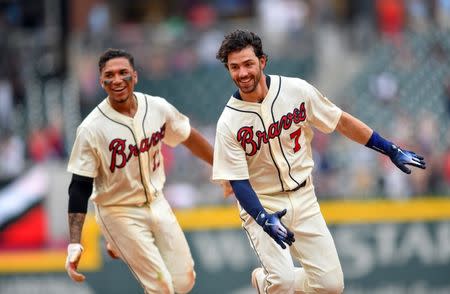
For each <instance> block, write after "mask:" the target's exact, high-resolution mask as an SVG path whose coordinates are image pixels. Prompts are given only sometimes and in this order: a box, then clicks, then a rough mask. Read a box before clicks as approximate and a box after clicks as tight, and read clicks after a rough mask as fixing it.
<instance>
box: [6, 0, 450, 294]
mask: <svg viewBox="0 0 450 294" xmlns="http://www.w3.org/2000/svg"><path fill="white" fill-rule="evenodd" d="M236 28H241V29H248V30H251V31H254V32H256V33H258V34H259V35H260V36H261V37H262V40H263V45H264V49H265V52H266V53H267V54H268V55H269V62H268V67H267V69H266V73H267V74H280V75H285V76H296V77H301V78H303V79H305V80H308V81H309V82H310V83H312V84H313V85H314V86H315V87H317V88H318V89H319V90H320V91H321V92H322V93H323V94H324V95H325V96H327V97H328V98H330V99H331V100H332V101H333V102H334V103H336V104H337V105H339V106H340V107H341V108H342V109H343V110H345V111H347V112H350V113H352V114H353V115H355V116H357V117H359V118H360V119H362V120H363V121H365V122H366V123H368V124H369V125H370V126H371V127H373V128H374V129H375V130H377V131H378V133H380V134H381V135H383V136H384V137H386V138H388V139H390V140H392V141H393V142H395V143H397V144H399V145H400V146H402V147H405V148H407V149H410V150H414V151H415V152H416V153H419V154H422V155H424V156H425V158H426V161H427V169H426V170H425V171H422V170H414V171H413V173H412V175H410V176H407V175H405V174H403V173H402V172H401V171H400V170H398V169H397V168H396V167H395V166H394V165H392V164H391V163H390V160H389V158H387V157H384V156H381V155H380V154H378V153H376V152H373V151H372V150H369V149H367V148H365V147H364V146H360V145H358V144H355V143H353V142H350V141H349V140H347V139H345V138H343V137H341V136H339V135H338V134H332V135H324V134H321V133H320V132H316V136H315V138H314V141H313V148H314V160H315V163H316V166H315V171H314V184H315V187H316V193H317V195H318V198H319V203H321V206H322V210H323V212H324V215H325V217H326V219H327V221H328V223H329V224H330V229H331V231H332V234H333V236H334V238H335V242H336V245H337V248H338V253H339V255H340V257H341V262H342V265H343V269H344V274H345V283H346V291H345V293H383V294H384V293H388V294H389V293H395V294H402V293H405V294H406V293H417V294H422V293H450V245H449V244H450V198H449V197H448V196H449V195H450V127H449V126H450V62H449V57H450V1H449V0H429V1H427V0H373V1H371V0H333V1H327V0H315V1H314V0H309V1H308V0H210V1H207V0H203V1H201V0H179V1H176V0H153V1H144V0H134V1H133V0H129V1H123V0H110V1H101V0H71V1H60V0H33V1H27V0H16V1H15V0H0V36H1V37H0V56H1V58H0V293H1V294H4V293H8V294H9V293H27V294H28V293H80V294H81V293H86V294H94V293H99V294H103V293H104V294H113V293H142V292H143V291H142V290H141V289H140V287H139V285H138V284H137V283H136V281H135V280H134V278H133V277H132V276H131V274H130V273H129V271H128V268H127V267H126V265H125V264H123V263H122V262H121V261H113V260H111V259H110V258H109V257H107V255H105V247H104V241H103V239H102V237H101V235H100V233H99V231H98V228H97V226H96V224H95V221H93V219H92V217H91V216H90V217H89V218H88V220H87V222H86V225H85V228H84V235H83V245H84V246H85V248H86V250H85V253H84V254H83V257H82V264H81V265H80V268H81V271H82V272H84V273H86V276H87V281H86V282H85V283H84V284H74V283H73V282H71V280H70V279H69V278H68V277H67V275H66V273H65V271H64V260H65V254H66V253H65V252H66V246H67V243H68V225H67V200H68V195H67V187H68V184H69V181H70V176H71V175H70V174H69V173H67V172H66V170H65V168H66V164H67V159H68V155H69V153H70V150H71V147H72V144H73V141H74V136H75V131H76V127H77V126H78V124H79V123H80V122H81V121H82V119H83V118H84V117H85V116H86V115H87V114H88V113H89V112H90V111H91V110H92V109H93V108H94V107H95V106H96V105H97V104H98V103H99V102H100V101H101V100H103V99H104V98H105V94H104V92H103V90H102V88H101V87H100V84H99V82H98V68H97V61H98V57H99V55H100V54H101V53H102V52H103V51H104V50H105V49H107V48H110V47H113V48H123V49H126V50H128V51H129V52H131V53H132V54H133V55H134V56H135V62H136V65H137V70H138V73H139V84H138V86H137V90H138V91H142V92H146V93H149V94H152V95H156V96H162V97H164V98H166V99H167V100H168V101H170V102H171V103H172V104H174V105H175V106H176V107H177V108H178V109H179V110H180V111H181V112H183V113H185V114H187V115H188V116H189V117H190V119H191V124H192V125H193V126H194V127H196V128H198V129H199V130H200V131H201V132H202V133H203V134H204V135H205V136H206V137H207V138H208V139H209V140H210V142H211V143H213V141H214V136H215V125H216V121H217V119H218V117H219V115H220V113H221V111H222V109H223V107H224V105H225V103H226V102H227V100H228V99H229V97H230V95H231V94H232V93H233V92H234V91H235V88H234V85H233V83H232V82H231V80H230V78H229V76H228V73H227V71H226V70H225V68H224V67H223V65H221V64H220V63H219V61H217V60H216V59H215V55H216V52H217V50H218V47H219V45H220V42H221V41H222V39H223V37H224V35H225V34H226V33H228V32H230V31H232V30H234V29H236ZM163 151H164V154H165V167H166V172H167V183H166V188H165V195H166V197H167V199H168V200H169V202H170V203H171V204H172V206H173V207H174V209H175V211H176V213H177V216H178V217H179V220H180V222H181V224H182V226H183V228H184V230H185V232H186V236H187V238H188V242H189V244H190V246H191V250H192V253H193V256H194V259H195V261H196V270H197V283H196V286H195V287H194V289H193V291H192V293H234V294H246V293H256V292H255V290H254V289H252V288H251V283H250V273H251V271H252V269H253V268H254V267H256V266H258V261H257V259H256V257H255V256H254V253H253V252H252V250H251V249H250V246H249V244H248V241H247V239H246V236H245V234H244V233H243V231H242V230H241V229H240V226H239V218H238V216H237V213H236V208H235V205H234V204H235V200H234V197H231V198H229V199H224V198H223V197H222V194H221V190H220V187H218V186H215V185H214V184H212V183H211V182H210V174H211V169H210V167H208V166H207V165H205V164H203V163H201V162H200V161H199V160H198V159H196V158H194V157H193V156H192V155H191V154H190V152H189V151H188V150H187V149H186V148H184V147H182V146H180V147H176V148H174V149H172V148H169V147H167V148H164V149H163ZM90 212H92V210H91V209H90Z"/></svg>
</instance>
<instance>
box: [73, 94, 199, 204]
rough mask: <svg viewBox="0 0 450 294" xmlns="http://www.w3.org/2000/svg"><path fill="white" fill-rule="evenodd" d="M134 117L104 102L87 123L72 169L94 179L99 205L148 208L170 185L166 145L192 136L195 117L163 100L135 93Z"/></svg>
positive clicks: (76, 146) (81, 130) (75, 147)
mask: <svg viewBox="0 0 450 294" xmlns="http://www.w3.org/2000/svg"><path fill="white" fill-rule="evenodd" d="M134 95H135V97H136V99H137V103H138V107H137V111H136V114H135V116H134V117H133V118H131V117H128V116H126V115H123V114H121V113H119V112H117V111H116V110H114V109H113V108H112V107H111V105H110V104H109V102H108V98H106V99H105V100H103V101H102V102H101V103H100V104H99V105H98V106H97V107H96V108H95V109H94V110H93V111H92V112H91V113H90V114H89V115H88V116H87V117H86V118H85V119H84V120H83V122H82V123H81V125H80V126H79V127H78V129H77V135H76V139H75V142H74V145H73V149H72V153H71V156H70V159H69V164H68V168H67V170H68V171H69V172H71V173H74V174H78V175H81V176H86V177H91V178H94V190H93V195H92V200H93V201H94V202H95V203H97V204H99V205H105V206H106V205H142V204H144V203H148V202H151V201H152V198H153V197H155V195H156V193H158V192H159V191H161V190H162V188H163V185H164V182H165V179H166V178H165V173H164V166H163V158H162V154H161V144H162V142H164V143H166V144H168V145H169V146H172V147H173V146H175V145H177V144H179V143H181V142H182V141H184V140H185V139H187V137H188V136H189V134H190V130H191V127H190V124H189V119H188V118H187V117H186V116H184V115H183V114H181V113H180V112H179V111H178V110H177V109H176V108H175V107H174V106H172V105H171V104H170V103H168V102H167V101H166V100H165V99H163V98H161V97H155V96H150V95H146V94H143V93H138V92H134Z"/></svg>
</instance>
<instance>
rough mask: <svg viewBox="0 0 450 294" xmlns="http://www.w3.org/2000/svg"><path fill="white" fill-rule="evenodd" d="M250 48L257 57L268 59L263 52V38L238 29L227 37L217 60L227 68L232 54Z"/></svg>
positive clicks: (217, 55) (218, 52)
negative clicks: (229, 56)
mask: <svg viewBox="0 0 450 294" xmlns="http://www.w3.org/2000/svg"><path fill="white" fill-rule="evenodd" d="M248 46H251V47H253V51H255V55H256V57H258V58H261V57H266V58H267V57H268V56H267V54H266V53H264V51H263V48H262V41H261V38H260V37H259V36H258V35H257V34H256V33H254V32H249V31H246V30H239V29H238V30H235V31H233V32H231V33H229V34H228V35H226V36H225V38H224V39H223V41H222V44H221V45H220V48H219V51H217V54H216V58H217V59H218V60H220V61H221V62H222V63H223V64H224V65H225V67H226V66H227V63H228V55H229V54H230V53H232V52H235V51H241V50H242V49H244V48H247V47H248Z"/></svg>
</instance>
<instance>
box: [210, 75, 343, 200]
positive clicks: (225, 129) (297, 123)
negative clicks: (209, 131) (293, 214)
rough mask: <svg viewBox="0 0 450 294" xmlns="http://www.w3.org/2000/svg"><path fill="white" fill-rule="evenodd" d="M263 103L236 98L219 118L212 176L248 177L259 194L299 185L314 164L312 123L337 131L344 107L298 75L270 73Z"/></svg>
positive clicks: (318, 126) (327, 129) (236, 178)
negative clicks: (294, 76) (330, 99)
mask: <svg viewBox="0 0 450 294" xmlns="http://www.w3.org/2000/svg"><path fill="white" fill-rule="evenodd" d="M266 78H270V87H269V91H268V93H267V95H266V97H265V98H264V100H263V101H262V102H261V103H253V102H246V101H243V100H241V99H237V98H236V97H234V96H232V97H231V98H230V100H229V101H228V103H227V105H226V106H225V109H224V111H223V112H222V114H221V116H220V118H219V120H218V122H217V131H216V140H215V147H214V165H213V175H212V179H213V180H245V179H249V180H250V183H251V185H252V187H253V189H254V190H255V192H256V193H258V194H271V193H277V192H281V191H290V190H294V189H296V188H298V187H299V186H300V185H301V184H302V183H303V182H304V181H305V180H306V178H307V177H308V176H309V175H310V174H311V171H312V168H313V166H314V162H313V158H312V150H311V141H312V138H313V130H312V127H315V128H317V129H319V130H320V131H322V132H325V133H329V132H332V131H333V130H334V129H335V128H336V125H337V123H338V121H339V118H340V116H341V114H342V110H341V109H339V108H338V107H337V106H336V105H334V104H333V103H332V102H330V101H329V100H328V99H327V98H326V97H324V96H322V94H321V93H320V92H319V91H317V90H316V89H315V88H314V87H313V86H312V85H310V84H309V83H307V82H306V81H304V80H302V79H298V78H290V77H283V76H276V75H271V76H267V77H266Z"/></svg>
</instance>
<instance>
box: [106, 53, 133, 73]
mask: <svg viewBox="0 0 450 294" xmlns="http://www.w3.org/2000/svg"><path fill="white" fill-rule="evenodd" d="M119 57H125V58H126V59H128V61H129V62H130V64H131V67H132V68H133V69H134V57H133V55H131V54H130V53H128V52H127V51H125V50H122V49H114V48H108V49H107V50H106V51H105V52H103V54H102V55H101V56H100V58H99V60H98V70H99V72H102V69H103V68H104V67H105V64H106V62H108V61H109V60H111V59H114V58H119Z"/></svg>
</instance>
